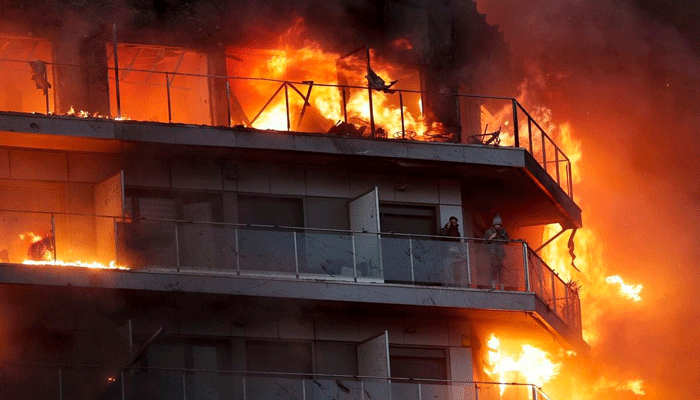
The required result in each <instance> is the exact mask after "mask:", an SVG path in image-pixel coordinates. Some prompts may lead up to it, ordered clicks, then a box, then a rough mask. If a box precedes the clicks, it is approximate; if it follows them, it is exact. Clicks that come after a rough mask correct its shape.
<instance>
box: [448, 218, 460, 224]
mask: <svg viewBox="0 0 700 400" xmlns="http://www.w3.org/2000/svg"><path fill="white" fill-rule="evenodd" d="M458 222H459V220H458V219H457V217H450V221H449V224H450V226H457V225H459V224H458Z"/></svg>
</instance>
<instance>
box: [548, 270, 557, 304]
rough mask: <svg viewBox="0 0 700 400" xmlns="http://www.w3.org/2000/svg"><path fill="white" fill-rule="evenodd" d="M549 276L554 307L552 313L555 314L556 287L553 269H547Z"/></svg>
mask: <svg viewBox="0 0 700 400" xmlns="http://www.w3.org/2000/svg"><path fill="white" fill-rule="evenodd" d="M549 276H551V277H552V306H553V307H554V313H555V314H556V311H557V287H556V285H555V284H554V282H555V279H556V278H555V277H554V271H552V270H551V269H549Z"/></svg>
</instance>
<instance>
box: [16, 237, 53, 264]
mask: <svg viewBox="0 0 700 400" xmlns="http://www.w3.org/2000/svg"><path fill="white" fill-rule="evenodd" d="M19 237H20V239H22V240H27V241H29V249H28V250H27V257H28V258H29V260H31V261H55V256H56V250H55V245H54V243H55V242H54V237H53V235H52V234H51V233H48V234H46V235H44V236H39V235H37V234H35V233H34V232H26V233H23V234H21V235H19Z"/></svg>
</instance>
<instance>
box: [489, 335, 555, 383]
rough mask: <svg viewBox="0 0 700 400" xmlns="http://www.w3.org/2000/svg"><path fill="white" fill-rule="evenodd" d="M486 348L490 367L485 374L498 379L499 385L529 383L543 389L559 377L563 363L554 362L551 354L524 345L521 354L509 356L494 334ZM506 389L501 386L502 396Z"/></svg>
mask: <svg viewBox="0 0 700 400" xmlns="http://www.w3.org/2000/svg"><path fill="white" fill-rule="evenodd" d="M486 346H487V347H488V353H487V362H488V364H489V366H488V367H485V369H484V372H486V373H487V374H489V375H491V376H496V377H498V378H497V379H498V382H499V383H512V382H516V383H527V384H533V385H536V386H539V387H541V386H542V385H544V384H546V383H547V382H549V381H551V380H552V379H554V378H555V377H556V376H557V375H559V371H560V369H561V363H557V362H554V361H552V358H553V357H552V356H551V355H550V354H549V353H547V352H546V351H544V350H541V349H539V348H537V347H534V346H532V345H529V344H522V345H521V350H520V353H518V354H508V353H507V352H506V351H504V350H503V349H501V340H500V339H499V338H498V337H496V335H495V334H493V333H492V334H491V335H490V336H489V339H488V341H487V342H486ZM506 388H507V386H506V385H500V393H501V396H502V395H503V394H504V393H505V391H506Z"/></svg>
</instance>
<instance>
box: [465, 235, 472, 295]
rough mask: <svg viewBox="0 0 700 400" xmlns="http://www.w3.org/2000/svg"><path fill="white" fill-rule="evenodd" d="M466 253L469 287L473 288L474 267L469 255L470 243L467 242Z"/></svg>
mask: <svg viewBox="0 0 700 400" xmlns="http://www.w3.org/2000/svg"><path fill="white" fill-rule="evenodd" d="M464 244H465V252H466V254H467V287H471V286H472V267H471V260H470V259H471V257H470V253H469V241H468V240H467V241H465V242H464Z"/></svg>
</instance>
